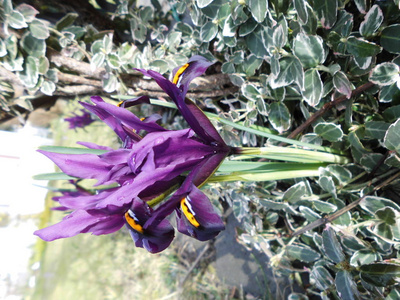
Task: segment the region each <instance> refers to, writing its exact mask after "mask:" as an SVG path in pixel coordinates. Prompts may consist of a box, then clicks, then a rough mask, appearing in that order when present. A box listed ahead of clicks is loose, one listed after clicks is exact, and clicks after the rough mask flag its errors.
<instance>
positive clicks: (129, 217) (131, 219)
mask: <svg viewBox="0 0 400 300" xmlns="http://www.w3.org/2000/svg"><path fill="white" fill-rule="evenodd" d="M125 220H126V222H128V224H129V226H131V227H132V229H133V230H136V231H137V232H139V233H142V234H143V233H144V230H143V227H142V225H140V224H139V223H137V222H138V220H137V219H136V218H135V215H134V214H133V212H131V211H127V212H126V213H125Z"/></svg>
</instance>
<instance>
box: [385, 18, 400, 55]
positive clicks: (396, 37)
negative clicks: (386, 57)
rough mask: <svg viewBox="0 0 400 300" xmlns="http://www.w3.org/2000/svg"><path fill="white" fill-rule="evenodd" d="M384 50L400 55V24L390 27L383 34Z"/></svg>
mask: <svg viewBox="0 0 400 300" xmlns="http://www.w3.org/2000/svg"><path fill="white" fill-rule="evenodd" d="M381 45H382V47H383V49H385V50H386V51H389V52H391V53H397V54H398V53H400V24H395V25H390V26H388V27H386V28H385V29H383V31H382V33H381Z"/></svg>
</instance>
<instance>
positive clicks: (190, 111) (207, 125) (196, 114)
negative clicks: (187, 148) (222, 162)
mask: <svg viewBox="0 0 400 300" xmlns="http://www.w3.org/2000/svg"><path fill="white" fill-rule="evenodd" d="M137 70H138V71H140V72H142V73H143V74H144V75H146V76H149V77H151V78H153V79H154V80H155V81H156V82H157V83H158V85H159V86H160V87H161V88H162V89H163V90H164V91H165V92H166V93H167V94H168V96H169V97H170V98H171V99H172V100H173V101H174V102H175V104H176V106H177V107H178V109H179V111H180V112H181V114H182V116H183V117H184V118H185V120H186V122H187V123H188V124H189V126H190V127H191V128H192V129H193V130H194V132H196V134H197V135H198V136H199V138H200V139H202V140H203V142H205V143H207V144H215V143H217V144H221V145H225V143H224V141H223V140H222V138H221V136H220V135H219V133H218V132H217V131H216V129H215V127H214V126H213V125H212V124H211V122H210V120H209V119H208V118H207V117H206V115H205V114H204V113H203V111H202V110H201V109H200V108H199V107H198V106H197V105H195V104H194V103H193V102H192V101H191V100H189V99H185V95H184V94H183V93H182V91H181V90H180V89H179V88H178V87H177V86H176V85H175V84H173V83H172V82H171V81H169V80H168V79H166V78H164V77H163V76H162V75H161V74H160V73H158V72H155V71H152V70H150V71H147V70H143V69H137Z"/></svg>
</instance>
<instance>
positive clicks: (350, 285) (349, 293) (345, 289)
mask: <svg viewBox="0 0 400 300" xmlns="http://www.w3.org/2000/svg"><path fill="white" fill-rule="evenodd" d="M335 285H336V290H337V293H338V294H339V297H340V299H343V300H353V299H356V298H354V294H355V292H356V291H357V287H356V284H355V282H354V281H353V278H352V276H351V274H350V273H349V272H347V271H339V272H337V274H336V278H335ZM357 298H358V297H357Z"/></svg>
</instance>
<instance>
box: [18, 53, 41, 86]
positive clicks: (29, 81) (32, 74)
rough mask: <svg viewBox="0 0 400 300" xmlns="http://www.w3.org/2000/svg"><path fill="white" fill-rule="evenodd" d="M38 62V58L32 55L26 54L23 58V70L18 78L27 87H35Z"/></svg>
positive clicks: (37, 75)
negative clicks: (24, 58)
mask: <svg viewBox="0 0 400 300" xmlns="http://www.w3.org/2000/svg"><path fill="white" fill-rule="evenodd" d="M38 64H39V60H38V59H36V58H35V57H33V56H28V57H27V58H26V60H25V68H24V72H22V73H21V74H20V78H21V80H22V81H23V82H24V84H25V86H26V87H28V88H33V87H35V86H36V84H37V82H38V79H39V72H38Z"/></svg>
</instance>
